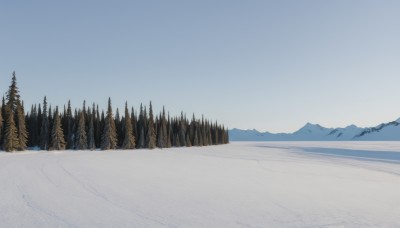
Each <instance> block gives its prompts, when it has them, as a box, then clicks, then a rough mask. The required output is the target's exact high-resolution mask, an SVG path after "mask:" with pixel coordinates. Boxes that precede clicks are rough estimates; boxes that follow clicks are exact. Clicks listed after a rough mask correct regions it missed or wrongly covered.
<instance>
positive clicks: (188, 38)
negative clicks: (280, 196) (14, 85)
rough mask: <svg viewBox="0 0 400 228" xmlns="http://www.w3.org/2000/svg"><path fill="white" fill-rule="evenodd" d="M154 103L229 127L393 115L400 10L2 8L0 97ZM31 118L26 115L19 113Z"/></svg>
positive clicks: (295, 0) (314, 5) (234, 4)
mask: <svg viewBox="0 0 400 228" xmlns="http://www.w3.org/2000/svg"><path fill="white" fill-rule="evenodd" d="M13 70H15V71H16V73H17V79H18V83H19V87H20V90H21V95H22V98H23V100H24V101H25V104H26V106H27V107H30V105H31V104H32V103H38V102H41V100H42V99H43V96H44V95H47V96H48V100H49V102H50V103H51V104H52V105H56V104H58V105H64V104H65V103H66V102H67V100H68V99H71V102H72V104H73V106H76V107H81V104H82V101H83V100H84V99H85V100H86V101H87V102H88V103H91V102H97V103H99V104H100V105H101V106H102V107H103V108H104V107H105V105H106V102H107V98H108V96H111V98H112V101H113V103H114V106H115V107H117V106H118V107H120V108H123V105H124V102H125V100H128V102H129V104H130V105H133V106H134V107H135V108H137V107H139V105H140V102H144V103H146V104H147V103H148V102H149V101H150V100H152V101H153V104H154V106H155V107H154V108H155V110H160V109H161V108H162V105H165V106H166V109H167V110H169V111H170V112H171V114H179V113H180V111H181V110H183V111H185V112H186V113H188V114H190V115H191V113H193V112H194V113H196V114H198V115H201V114H204V115H205V116H206V117H208V118H211V119H213V120H218V121H219V122H220V123H223V124H225V125H227V126H228V127H229V128H234V127H236V128H242V129H253V128H256V129H258V130H261V131H265V130H268V131H271V132H291V131H294V130H296V129H298V128H300V127H301V126H302V125H304V124H305V123H306V122H312V123H319V124H321V125H323V126H326V127H343V126H346V125H349V124H353V123H354V124H356V125H359V126H373V125H376V124H379V123H381V122H388V121H392V120H395V119H397V118H398V117H400V1H398V0H394V1H385V0H379V1H378V0H375V1H368V0H360V1H351V0H337V1H320V0H315V1H301V0H292V1H285V0H283V1H282V0H276V1H267V0H263V1H257V0H251V1H244V0H240V1H239V0H226V1H222V0H212V1H206V0H202V1H184V0H181V1H170V0H168V1H164V0H159V1H150V0H141V1H133V0H131V1H118V0H116V1H111V0H110V1H100V0H96V1H89V0H87V1H84V0H79V1H76V0H68V1H62V0H48V1H41V0H37V1H15V0H2V1H0V91H1V93H4V92H5V91H6V89H7V87H8V85H9V81H10V78H11V73H12V71H13ZM27 110H29V108H27Z"/></svg>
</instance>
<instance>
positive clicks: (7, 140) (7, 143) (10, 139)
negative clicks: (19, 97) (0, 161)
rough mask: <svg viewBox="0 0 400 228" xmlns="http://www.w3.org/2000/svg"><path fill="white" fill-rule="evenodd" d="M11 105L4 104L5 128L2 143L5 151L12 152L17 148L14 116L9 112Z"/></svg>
mask: <svg viewBox="0 0 400 228" xmlns="http://www.w3.org/2000/svg"><path fill="white" fill-rule="evenodd" d="M11 113H12V110H11V107H9V106H6V115H7V119H6V130H5V134H4V144H3V148H4V150H5V151H7V152H13V151H16V150H18V148H19V144H18V130H17V127H16V126H15V122H14V116H13V115H12V114H11Z"/></svg>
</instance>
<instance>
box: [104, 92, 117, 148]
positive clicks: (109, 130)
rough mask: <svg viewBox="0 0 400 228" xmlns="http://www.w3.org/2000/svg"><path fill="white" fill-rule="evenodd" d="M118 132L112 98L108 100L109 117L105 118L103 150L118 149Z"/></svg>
mask: <svg viewBox="0 0 400 228" xmlns="http://www.w3.org/2000/svg"><path fill="white" fill-rule="evenodd" d="M117 140H118V139H117V131H116V128H115V122H114V119H113V114H112V107H111V98H108V110H107V117H106V118H105V126H104V131H103V135H102V141H101V149H102V150H110V149H111V150H112V149H116V148H117Z"/></svg>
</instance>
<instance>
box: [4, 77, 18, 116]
mask: <svg viewBox="0 0 400 228" xmlns="http://www.w3.org/2000/svg"><path fill="white" fill-rule="evenodd" d="M12 75H13V76H12V79H11V85H10V87H9V88H8V92H7V95H6V97H7V106H8V107H10V109H11V111H10V114H11V113H13V114H14V113H16V111H17V104H18V102H19V98H20V96H19V91H18V87H17V78H16V76H15V71H14V72H13V74H12Z"/></svg>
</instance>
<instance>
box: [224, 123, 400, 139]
mask: <svg viewBox="0 0 400 228" xmlns="http://www.w3.org/2000/svg"><path fill="white" fill-rule="evenodd" d="M229 138H230V140H231V141H351V140H354V141H397V140H400V118H399V119H397V120H395V121H392V122H389V123H383V124H380V125H378V126H376V127H371V128H360V127H357V126H355V125H350V126H347V127H345V128H325V127H322V126H321V125H319V124H311V123H307V124H306V125H304V127H302V128H300V129H299V130H298V131H296V132H293V133H279V134H274V133H270V132H259V131H257V130H255V129H253V130H240V129H236V128H234V129H232V130H229Z"/></svg>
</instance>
